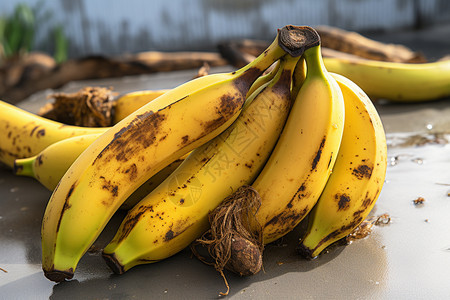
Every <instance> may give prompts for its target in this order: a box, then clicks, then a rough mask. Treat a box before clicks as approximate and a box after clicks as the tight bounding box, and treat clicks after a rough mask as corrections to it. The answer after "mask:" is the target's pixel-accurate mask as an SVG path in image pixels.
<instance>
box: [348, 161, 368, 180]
mask: <svg viewBox="0 0 450 300" xmlns="http://www.w3.org/2000/svg"><path fill="white" fill-rule="evenodd" d="M372 171H373V167H370V166H368V165H366V164H362V165H359V166H358V167H356V168H354V169H353V172H352V175H354V176H356V178H358V179H360V180H362V179H364V178H366V179H370V177H371V176H372Z"/></svg>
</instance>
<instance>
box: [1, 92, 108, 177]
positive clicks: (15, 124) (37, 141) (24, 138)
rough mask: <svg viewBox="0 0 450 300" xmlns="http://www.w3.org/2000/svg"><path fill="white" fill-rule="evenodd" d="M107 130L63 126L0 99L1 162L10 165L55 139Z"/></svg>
mask: <svg viewBox="0 0 450 300" xmlns="http://www.w3.org/2000/svg"><path fill="white" fill-rule="evenodd" d="M106 130H107V128H102V127H98V128H93V127H90V128H86V127H78V126H69V125H65V124H62V123H59V122H55V121H52V120H49V119H46V118H42V117H39V116H37V115H35V114H32V113H30V112H27V111H25V110H23V109H20V108H18V107H16V106H14V105H11V104H8V103H6V102H4V101H0V163H3V164H5V165H7V166H8V167H10V168H12V167H13V166H14V160H15V159H16V158H24V157H30V156H33V155H36V154H38V153H39V152H40V151H42V150H43V149H44V148H46V147H47V146H49V145H51V144H53V143H55V142H57V141H60V140H62V139H66V138H69V137H72V136H79V135H85V134H91V133H104V132H106Z"/></svg>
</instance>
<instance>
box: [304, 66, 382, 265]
mask: <svg viewBox="0 0 450 300" xmlns="http://www.w3.org/2000/svg"><path fill="white" fill-rule="evenodd" d="M333 76H334V78H335V79H336V80H337V82H338V83H339V86H340V88H341V90H342V93H343V95H344V102H345V125H344V134H343V137H342V143H341V147H340V149H339V153H338V157H337V159H336V163H335V165H334V168H333V173H332V174H331V176H330V178H329V180H328V182H327V184H326V186H325V189H324V190H323V192H322V195H321V196H320V198H319V200H318V202H317V204H316V206H315V207H314V209H313V210H312V211H311V213H310V215H309V218H308V222H309V224H308V229H307V233H306V235H305V236H304V237H303V239H302V240H301V243H300V252H301V253H302V254H303V255H304V256H306V257H308V258H314V257H316V256H317V255H319V253H320V252H322V250H323V249H325V247H327V246H328V245H330V244H331V243H333V242H335V241H337V240H339V239H341V238H343V237H345V236H346V235H348V234H350V233H351V232H352V231H353V230H354V229H355V228H356V227H357V226H358V225H359V224H360V223H361V222H362V221H363V220H364V219H365V218H366V217H367V215H368V214H369V212H370V210H371V209H372V207H373V206H374V204H375V202H376V200H377V198H378V195H379V194H380V192H381V188H382V187H383V183H384V178H385V175H386V166H387V159H386V156H387V153H386V152H387V149H386V138H385V134H384V130H383V125H382V123H381V120H380V117H379V116H378V113H377V111H376V109H375V107H374V106H373V104H372V102H371V101H370V99H369V97H367V95H366V94H365V93H364V91H363V90H362V89H361V88H359V87H358V86H357V85H356V84H355V83H353V82H352V81H350V80H349V79H347V78H345V77H343V76H341V75H337V74H333Z"/></svg>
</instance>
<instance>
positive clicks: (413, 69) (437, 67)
mask: <svg viewBox="0 0 450 300" xmlns="http://www.w3.org/2000/svg"><path fill="white" fill-rule="evenodd" d="M324 63H325V66H326V68H327V70H328V71H329V72H333V73H337V74H340V75H343V76H345V77H347V78H349V79H350V80H352V81H353V82H354V83H356V84H357V85H358V86H359V87H360V88H361V89H362V90H363V91H365V92H366V93H367V94H368V95H369V96H371V97H375V98H382V99H389V100H393V101H427V100H436V99H441V98H445V97H449V96H450V60H443V61H438V62H432V63H423V64H408V63H394V62H383V61H373V60H367V59H343V58H324Z"/></svg>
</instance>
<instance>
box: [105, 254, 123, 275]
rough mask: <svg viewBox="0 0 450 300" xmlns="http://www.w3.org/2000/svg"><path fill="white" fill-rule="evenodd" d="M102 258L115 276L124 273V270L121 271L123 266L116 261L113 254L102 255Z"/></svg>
mask: <svg viewBox="0 0 450 300" xmlns="http://www.w3.org/2000/svg"><path fill="white" fill-rule="evenodd" d="M102 257H103V259H104V260H105V262H106V264H107V265H108V267H109V268H110V269H111V270H112V271H113V272H114V273H115V274H123V273H125V270H124V269H123V266H122V265H121V264H120V263H119V262H118V261H117V259H116V256H115V255H114V253H112V254H107V253H102Z"/></svg>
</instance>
